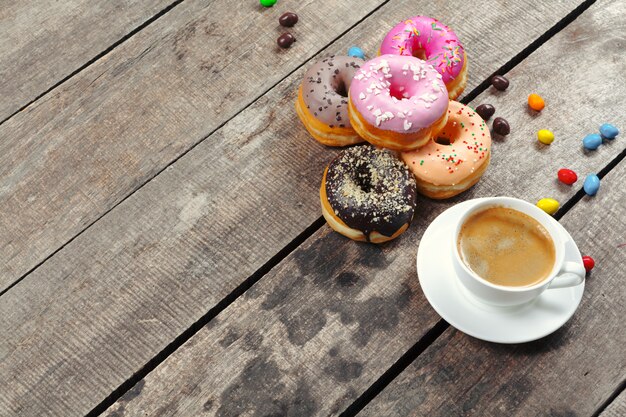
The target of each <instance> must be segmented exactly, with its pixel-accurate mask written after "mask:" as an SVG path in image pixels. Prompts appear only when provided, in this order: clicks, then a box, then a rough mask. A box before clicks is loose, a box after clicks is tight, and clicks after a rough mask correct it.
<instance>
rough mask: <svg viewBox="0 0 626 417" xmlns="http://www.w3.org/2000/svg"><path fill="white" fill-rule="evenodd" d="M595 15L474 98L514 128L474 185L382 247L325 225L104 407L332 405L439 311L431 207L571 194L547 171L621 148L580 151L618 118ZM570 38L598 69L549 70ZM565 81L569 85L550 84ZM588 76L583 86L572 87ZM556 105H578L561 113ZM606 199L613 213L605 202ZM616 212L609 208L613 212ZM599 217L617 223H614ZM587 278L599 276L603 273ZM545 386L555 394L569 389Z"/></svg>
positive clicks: (328, 408)
mask: <svg viewBox="0 0 626 417" xmlns="http://www.w3.org/2000/svg"><path fill="white" fill-rule="evenodd" d="M594 7H595V6H594ZM606 10H608V11H610V10H612V9H611V8H610V7H608V6H606V5H603V6H599V7H598V8H593V9H592V10H589V11H588V12H587V13H589V15H583V16H582V17H580V18H579V19H578V20H577V21H575V22H574V23H573V24H572V25H571V27H568V28H567V29H566V30H564V31H563V32H562V33H560V34H558V35H557V36H556V37H555V38H553V39H552V40H550V41H549V42H548V43H546V44H545V45H544V46H543V47H541V48H540V49H539V50H537V51H536V52H535V53H534V54H533V55H531V56H530V57H529V59H528V60H527V61H524V62H522V63H521V64H520V65H519V66H518V67H517V68H515V69H514V70H513V71H512V72H511V74H510V79H511V81H512V83H511V84H512V85H511V87H510V89H509V90H508V91H507V92H506V93H505V94H501V93H497V94H496V93H494V92H493V91H491V90H490V91H487V92H486V93H485V94H483V95H481V96H479V98H478V100H476V101H475V103H479V102H482V101H486V100H489V101H493V102H494V104H496V107H497V108H499V109H502V110H499V111H498V114H499V115H502V116H505V117H506V118H507V119H508V120H509V121H510V122H511V125H512V126H513V129H514V130H513V132H512V133H511V135H509V136H508V137H507V138H505V139H501V140H498V141H496V143H495V144H494V151H493V152H494V156H493V160H492V164H493V165H492V166H491V167H490V168H489V170H488V171H487V173H486V174H485V177H484V178H483V180H482V181H481V182H480V183H479V184H478V185H477V186H476V187H475V188H473V189H472V190H470V191H469V192H467V193H465V194H464V195H461V196H459V197H457V198H454V199H452V200H448V201H441V202H435V201H429V200H427V199H423V198H420V199H419V201H418V207H419V209H418V214H417V215H418V217H417V218H416V220H415V221H414V223H413V224H412V226H411V228H410V229H409V231H408V232H407V233H406V234H405V235H403V236H402V237H401V238H399V239H398V240H396V241H393V242H391V243H390V244H388V245H384V246H381V247H379V246H372V245H366V244H358V243H355V242H352V241H349V240H347V239H345V238H342V237H341V236H339V235H337V234H336V233H333V232H331V231H330V229H329V228H328V227H324V228H323V229H322V230H320V231H319V232H317V233H316V234H314V236H313V237H311V238H310V239H309V240H308V241H307V242H306V243H305V244H303V245H302V246H301V247H299V248H298V249H297V250H296V251H294V252H293V253H292V254H291V255H290V256H289V257H288V258H287V259H286V260H285V261H284V262H283V263H281V264H280V265H279V266H277V267H276V268H275V269H274V270H272V271H271V272H270V273H269V274H268V275H267V276H265V277H264V278H263V279H262V280H261V281H260V282H259V283H257V284H256V285H255V286H253V287H252V288H251V289H250V290H249V291H248V292H247V293H246V294H244V296H242V297H240V298H239V299H238V300H237V301H236V302H234V303H233V304H232V305H231V306H230V307H229V308H227V309H226V310H225V311H224V312H223V313H222V314H221V315H220V316H218V318H217V319H216V320H214V321H212V322H211V323H210V324H209V325H208V326H206V327H205V328H204V329H202V330H201V331H200V332H199V333H198V334H196V335H195V336H194V337H193V338H192V339H190V340H189V342H188V343H187V344H185V345H184V346H183V347H182V348H181V349H179V350H178V351H176V352H175V353H174V354H172V355H171V356H170V357H169V358H168V359H167V360H166V361H165V362H164V363H163V364H161V366H159V367H157V369H156V370H155V371H153V372H152V373H151V374H149V375H148V376H147V377H146V378H145V379H144V380H142V381H141V382H139V384H138V385H137V386H136V387H135V388H134V389H133V390H131V391H130V392H129V393H128V394H127V395H126V396H124V397H123V398H122V399H120V400H119V401H118V402H117V403H116V404H115V405H113V406H112V407H111V408H110V409H109V413H108V415H109V416H116V415H123V416H135V415H141V414H142V413H147V414H159V413H162V414H166V415H197V414H201V413H204V414H203V415H217V416H235V415H240V414H243V415H272V414H280V415H338V414H339V413H341V412H342V411H343V410H344V409H345V407H347V406H348V405H349V404H350V403H351V402H352V401H353V400H354V399H355V398H356V397H357V396H358V395H359V394H360V393H361V392H363V390H365V389H366V388H367V387H368V386H370V384H371V383H372V382H373V381H374V380H376V378H378V376H380V374H381V373H382V372H384V371H385V370H386V369H388V367H389V366H390V365H391V364H393V363H394V362H395V361H396V360H397V359H398V358H399V357H400V355H402V354H403V353H404V352H405V351H406V350H407V349H408V348H409V347H411V346H412V345H413V344H414V343H415V342H416V341H417V340H419V338H420V337H421V336H423V335H424V334H425V332H426V331H427V330H428V329H429V328H431V327H432V326H433V325H434V324H435V323H436V321H437V320H438V316H437V315H436V313H435V312H434V311H433V310H432V309H431V308H430V307H429V306H428V304H427V302H426V300H425V298H424V296H423V294H422V293H421V290H420V289H419V284H418V279H417V276H416V273H415V251H416V248H417V245H418V243H419V239H420V236H421V234H422V233H423V231H424V229H425V227H426V226H427V225H428V224H429V223H430V222H431V221H432V220H433V219H434V218H435V217H436V216H437V215H438V214H439V213H441V212H442V211H443V210H444V209H446V208H448V207H450V206H451V205H452V204H455V203H458V202H460V201H464V200H466V199H468V198H472V197H482V196H490V195H499V194H505V195H510V196H514V197H519V198H525V199H530V200H531V201H532V200H534V199H535V196H545V195H546V193H549V192H555V193H556V192H558V193H561V194H559V195H560V196H562V198H564V197H566V196H572V195H573V193H574V192H575V189H570V190H564V189H559V186H558V185H557V184H556V183H555V181H554V179H555V171H556V168H555V167H558V166H561V165H568V164H576V166H578V167H581V171H582V172H585V171H592V170H598V169H600V168H601V167H602V166H604V165H605V164H606V163H607V162H608V161H610V160H611V159H612V158H613V157H614V156H615V155H616V154H617V153H618V152H619V151H621V150H622V149H623V148H624V143H623V142H614V143H613V144H611V145H607V146H606V147H605V148H602V149H600V150H599V152H596V153H593V154H585V153H584V152H583V151H582V150H581V148H580V145H579V143H580V142H579V141H580V138H582V137H583V136H584V134H585V133H587V132H589V131H590V130H595V129H596V128H597V126H598V124H599V122H598V121H597V120H598V119H601V118H604V119H602V120H603V121H606V117H607V116H606V115H607V113H610V114H611V115H619V114H624V112H623V109H624V104H623V103H622V101H621V95H622V94H621V92H620V91H619V89H617V88H616V84H615V82H613V83H610V84H609V86H606V87H602V86H603V85H604V83H605V80H606V79H609V80H611V79H612V77H613V79H619V77H621V76H622V75H621V74H622V71H623V70H624V68H623V66H624V63H622V62H618V61H615V60H613V59H612V56H613V55H612V53H613V52H615V51H618V50H620V48H621V46H620V44H619V42H618V41H615V40H616V39H619V38H616V37H618V36H619V35H618V34H617V32H612V31H611V32H609V29H606V32H604V33H603V35H604V36H607V37H608V39H607V40H606V43H605V49H604V51H603V52H601V51H600V50H597V49H596V41H595V40H594V39H590V38H589V34H590V33H594V32H596V31H601V27H600V25H599V22H602V21H603V19H600V18H601V17H603V16H605V17H607V14H606V13H608V12H607V11H606ZM608 17H610V14H608ZM608 17H607V18H608ZM608 22H609V24H610V22H611V21H610V20H609V21H608ZM603 24H604V23H603ZM459 32H461V30H460V29H459ZM461 33H462V32H461ZM570 42H571V43H574V44H576V46H577V48H578V49H579V51H580V52H581V54H583V56H587V57H588V58H589V59H591V60H593V62H595V63H596V64H597V65H598V68H602V72H600V71H586V72H582V73H577V74H571V75H570V76H569V77H568V76H567V75H564V74H563V73H562V72H560V71H557V70H558V69H560V68H561V65H567V60H568V59H575V58H576V57H568V56H567V54H565V52H561V54H562V55H557V56H558V58H559V60H555V59H554V57H555V53H556V51H559V50H560V49H561V47H563V45H564V44H567V43H570ZM562 60H565V62H563V61H562ZM539 69H541V72H540V74H539V73H538V71H539ZM537 79H541V80H542V83H541V85H542V86H543V88H544V90H543V91H542V93H543V94H544V97H545V98H546V101H547V102H548V103H549V104H548V105H549V107H547V108H546V110H544V113H542V114H541V115H539V116H534V115H531V114H528V113H527V112H526V111H525V107H524V106H525V105H524V103H525V98H526V96H527V94H528V86H529V85H533V83H534V82H535V81H536V80H537ZM566 83H567V84H568V85H569V86H570V87H569V88H568V89H565V88H564V87H563V86H564V85H565V84H566ZM590 85H593V86H594V88H593V89H589V88H582V87H584V86H590ZM596 86H600V87H596ZM598 94H602V95H603V96H602V100H603V101H602V104H598V102H596V101H595V97H596V96H597V95H598ZM560 95H563V97H561V98H560V99H559V98H558V97H559V96H560ZM568 97H569V99H568ZM494 100H498V101H497V102H496V101H494ZM559 100H563V101H564V102H568V101H573V102H575V103H576V104H577V106H575V107H573V108H570V107H568V111H567V112H565V111H563V110H562V109H563V108H562V107H561V106H562V105H561V104H559ZM511 103H512V104H511ZM507 105H508V107H507ZM572 120H574V121H577V122H576V123H572ZM581 121H584V123H581ZM618 122H619V121H616V123H618ZM618 124H620V123H618ZM546 125H547V126H550V128H551V129H552V130H554V131H555V132H566V133H563V136H559V138H560V140H558V141H556V142H554V143H553V145H551V147H545V148H536V147H534V141H535V139H533V138H534V134H535V132H536V131H537V130H538V129H539V127H538V126H546ZM564 135H567V136H564ZM565 137H568V138H570V137H571V138H572V139H569V140H567V139H565ZM529 173H532V174H529ZM543 177H546V178H545V179H544V178H543ZM607 188H608V187H607ZM614 193H616V192H615V191H614ZM607 194H611V190H610V188H609V190H608V191H607ZM622 195H623V194H622ZM529 196H530V198H529ZM596 203H597V201H596ZM581 204H582V202H581ZM598 204H600V205H601V204H602V203H598ZM606 204H608V207H607V210H614V212H615V210H616V207H615V204H616V202H615V201H613V202H612V203H611V204H609V203H608V202H607V203H606ZM620 214H621V211H618V212H616V214H615V216H618V219H619V215H620ZM608 221H611V222H614V224H615V225H616V226H618V227H619V224H618V223H615V221H616V219H613V218H611V219H610V220H608ZM568 227H569V228H570V229H571V228H575V227H580V219H579V223H578V226H573V225H568ZM602 262H607V265H608V262H609V261H606V260H602ZM616 265H617V263H616ZM594 276H595V277H598V281H600V280H601V279H604V273H603V272H602V271H600V272H598V273H594ZM618 301H619V300H618ZM598 319H600V318H598ZM601 319H602V320H608V319H609V317H607V316H604V317H602V318H601ZM612 323H613V324H614V323H615V321H612ZM458 337H459V338H461V339H463V340H466V339H469V338H467V337H465V336H463V335H459V336H458ZM442 340H444V341H443V342H441V343H442V345H445V339H442ZM469 340H470V341H471V339H469ZM613 346H614V345H613ZM495 348H496V347H494V349H495ZM606 348H607V349H611V345H607V346H606ZM435 351H436V350H435ZM458 356H459V358H458V360H459V361H460V362H462V361H464V360H470V359H471V357H468V356H464V354H463V353H462V352H460V353H459V355H458ZM468 358H469V359H468ZM432 367H433V370H432V372H431V373H430V374H429V375H427V376H426V377H425V378H426V379H430V378H433V379H435V378H439V379H442V378H443V379H445V378H448V377H449V378H452V379H454V378H457V377H460V375H461V373H457V374H450V376H446V375H447V374H446V372H447V371H446V370H445V368H444V369H440V368H439V367H438V363H436V362H433V364H432ZM435 371H436V372H435ZM574 371H575V370H572V372H574ZM585 371H586V370H585ZM585 371H583V372H585ZM555 387H559V389H560V391H561V392H559V395H561V396H562V398H566V395H576V392H575V391H566V390H563V389H562V386H560V385H555ZM515 398H517V397H513V396H511V398H510V401H511V402H514V401H515ZM504 400H506V398H504V399H503V401H504ZM387 411H389V410H387ZM391 411H393V410H391ZM372 415H394V414H393V412H390V413H385V412H382V413H373V414H372Z"/></svg>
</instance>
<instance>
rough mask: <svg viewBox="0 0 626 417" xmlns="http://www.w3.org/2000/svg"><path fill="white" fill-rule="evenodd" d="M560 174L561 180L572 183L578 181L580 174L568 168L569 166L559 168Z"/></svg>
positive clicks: (568, 183)
mask: <svg viewBox="0 0 626 417" xmlns="http://www.w3.org/2000/svg"><path fill="white" fill-rule="evenodd" d="M558 176H559V181H561V182H562V183H563V184H567V185H572V184H574V183H575V182H576V181H578V175H576V173H575V172H574V171H572V170H571V169H567V168H561V169H559V173H558Z"/></svg>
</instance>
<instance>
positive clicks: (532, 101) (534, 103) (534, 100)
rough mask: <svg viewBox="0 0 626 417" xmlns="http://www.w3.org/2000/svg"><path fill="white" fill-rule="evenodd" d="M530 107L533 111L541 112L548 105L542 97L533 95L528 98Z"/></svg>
mask: <svg viewBox="0 0 626 417" xmlns="http://www.w3.org/2000/svg"><path fill="white" fill-rule="evenodd" d="M528 106H529V107H530V108H531V109H533V110H536V111H541V110H543V108H544V107H545V106H546V103H545V102H544V101H543V98H541V96H540V95H538V94H531V95H529V96H528Z"/></svg>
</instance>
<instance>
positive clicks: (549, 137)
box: [537, 129, 554, 145]
mask: <svg viewBox="0 0 626 417" xmlns="http://www.w3.org/2000/svg"><path fill="white" fill-rule="evenodd" d="M537 140H538V141H539V142H541V143H543V144H544V145H549V144H551V143H552V142H554V133H552V132H550V131H549V130H548V129H541V130H540V131H539V132H537Z"/></svg>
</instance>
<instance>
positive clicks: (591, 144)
mask: <svg viewBox="0 0 626 417" xmlns="http://www.w3.org/2000/svg"><path fill="white" fill-rule="evenodd" d="M600 145H602V136H600V135H598V134H597V133H592V134H590V135H587V136H585V138H584V139H583V146H584V147H585V149H589V150H592V151H595V150H596V149H598V146H600Z"/></svg>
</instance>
